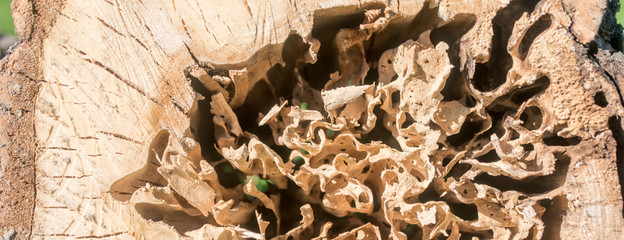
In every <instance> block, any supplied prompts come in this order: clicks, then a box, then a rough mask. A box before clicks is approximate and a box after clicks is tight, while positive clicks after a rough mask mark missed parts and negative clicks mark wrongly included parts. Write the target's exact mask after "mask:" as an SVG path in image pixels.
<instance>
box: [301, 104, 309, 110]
mask: <svg viewBox="0 0 624 240" xmlns="http://www.w3.org/2000/svg"><path fill="white" fill-rule="evenodd" d="M299 106H300V107H301V109H303V110H308V103H307V102H301V104H299Z"/></svg>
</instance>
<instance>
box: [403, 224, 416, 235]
mask: <svg viewBox="0 0 624 240" xmlns="http://www.w3.org/2000/svg"><path fill="white" fill-rule="evenodd" d="M414 231H416V225H414V224H407V226H406V227H405V228H404V229H403V230H401V232H403V233H405V235H407V236H411V235H412V234H413V233H414Z"/></svg>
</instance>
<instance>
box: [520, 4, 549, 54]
mask: <svg viewBox="0 0 624 240" xmlns="http://www.w3.org/2000/svg"><path fill="white" fill-rule="evenodd" d="M550 25H551V20H550V14H546V15H544V16H541V17H540V18H539V19H538V20H537V21H536V22H535V23H534V24H533V25H532V26H531V27H530V28H529V29H528V30H527V32H526V33H525V34H524V37H523V38H522V41H520V46H519V47H518V53H519V54H520V59H522V60H524V59H525V58H526V56H527V55H528V53H529V48H530V47H531V44H533V41H534V40H535V38H537V36H539V35H540V34H541V33H542V32H544V31H546V29H548V28H550Z"/></svg>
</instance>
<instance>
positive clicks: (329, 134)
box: [326, 129, 336, 138]
mask: <svg viewBox="0 0 624 240" xmlns="http://www.w3.org/2000/svg"><path fill="white" fill-rule="evenodd" d="M326 133H327V137H328V138H334V134H335V133H336V132H334V130H331V129H327V131H326Z"/></svg>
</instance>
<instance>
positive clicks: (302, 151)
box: [299, 148, 310, 154]
mask: <svg viewBox="0 0 624 240" xmlns="http://www.w3.org/2000/svg"><path fill="white" fill-rule="evenodd" d="M299 151H301V153H303V154H310V153H309V152H308V151H306V150H305V149H303V148H299Z"/></svg>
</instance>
